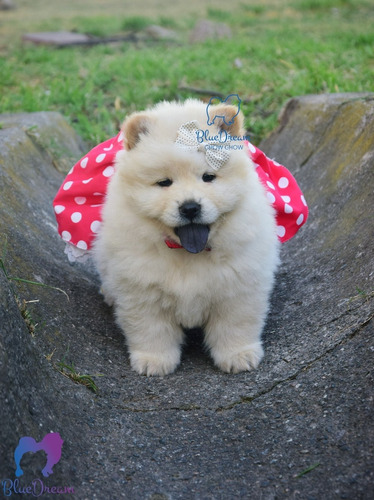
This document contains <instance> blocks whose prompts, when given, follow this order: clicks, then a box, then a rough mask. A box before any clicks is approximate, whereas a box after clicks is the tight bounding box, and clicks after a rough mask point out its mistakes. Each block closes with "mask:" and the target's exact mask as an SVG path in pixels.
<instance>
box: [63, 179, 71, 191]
mask: <svg viewBox="0 0 374 500" xmlns="http://www.w3.org/2000/svg"><path fill="white" fill-rule="evenodd" d="M72 185H73V181H68V182H65V184H64V187H63V188H62V189H63V190H64V191H67V190H68V189H70V188H71V186H72Z"/></svg>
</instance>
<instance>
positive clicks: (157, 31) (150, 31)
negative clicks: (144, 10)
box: [144, 24, 178, 40]
mask: <svg viewBox="0 0 374 500" xmlns="http://www.w3.org/2000/svg"><path fill="white" fill-rule="evenodd" d="M144 33H145V34H146V35H148V36H150V37H151V38H153V40H177V39H178V34H177V32H176V31H174V30H171V29H168V28H164V27H163V26H157V25H156V24H151V25H150V26H147V27H146V28H145V29H144Z"/></svg>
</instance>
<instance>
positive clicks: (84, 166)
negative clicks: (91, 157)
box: [80, 156, 88, 168]
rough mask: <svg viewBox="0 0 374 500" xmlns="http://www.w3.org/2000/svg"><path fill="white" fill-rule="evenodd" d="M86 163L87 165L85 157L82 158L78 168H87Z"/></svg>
mask: <svg viewBox="0 0 374 500" xmlns="http://www.w3.org/2000/svg"><path fill="white" fill-rule="evenodd" d="M87 163H88V158H87V156H86V158H83V160H82V161H81V163H80V166H81V167H82V168H86V167H87Z"/></svg>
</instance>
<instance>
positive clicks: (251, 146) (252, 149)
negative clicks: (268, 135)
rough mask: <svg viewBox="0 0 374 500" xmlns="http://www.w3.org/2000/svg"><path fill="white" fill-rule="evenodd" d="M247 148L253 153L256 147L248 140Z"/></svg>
mask: <svg viewBox="0 0 374 500" xmlns="http://www.w3.org/2000/svg"><path fill="white" fill-rule="evenodd" d="M248 148H249V151H250V152H251V153H255V152H256V148H255V147H254V145H253V144H251V143H250V142H248Z"/></svg>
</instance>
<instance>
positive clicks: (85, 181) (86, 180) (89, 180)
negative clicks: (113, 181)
mask: <svg viewBox="0 0 374 500" xmlns="http://www.w3.org/2000/svg"><path fill="white" fill-rule="evenodd" d="M92 179H93V177H90V178H89V179H85V180H84V181H82V182H83V184H88V183H89V182H91V181H92Z"/></svg>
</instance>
